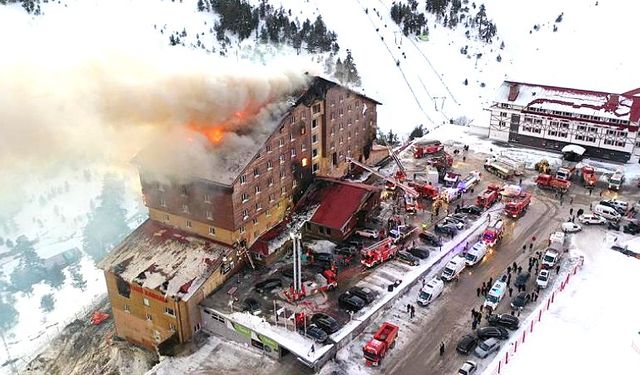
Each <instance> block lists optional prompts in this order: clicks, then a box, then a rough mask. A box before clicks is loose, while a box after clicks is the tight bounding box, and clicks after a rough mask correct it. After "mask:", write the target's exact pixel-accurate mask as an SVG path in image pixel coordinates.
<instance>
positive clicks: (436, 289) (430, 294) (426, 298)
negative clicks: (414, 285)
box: [418, 277, 444, 306]
mask: <svg viewBox="0 0 640 375" xmlns="http://www.w3.org/2000/svg"><path fill="white" fill-rule="evenodd" d="M443 289H444V282H442V280H440V279H439V278H437V277H434V278H433V279H431V280H430V281H429V282H428V283H426V284H425V286H423V287H422V289H420V294H418V305H420V306H427V305H428V304H430V303H431V302H433V300H435V299H436V298H438V296H440V294H442V290H443Z"/></svg>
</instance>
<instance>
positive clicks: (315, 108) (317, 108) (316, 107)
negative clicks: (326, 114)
mask: <svg viewBox="0 0 640 375" xmlns="http://www.w3.org/2000/svg"><path fill="white" fill-rule="evenodd" d="M320 109H321V106H320V103H318V104H314V105H313V107H311V112H312V113H313V114H314V115H315V114H318V113H320Z"/></svg>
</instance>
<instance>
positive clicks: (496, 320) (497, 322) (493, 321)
mask: <svg viewBox="0 0 640 375" xmlns="http://www.w3.org/2000/svg"><path fill="white" fill-rule="evenodd" d="M487 320H488V321H489V324H490V325H492V326H496V327H504V328H507V329H510V330H512V331H513V330H516V329H518V327H519V326H520V320H518V318H516V317H515V316H513V315H509V314H498V315H495V314H492V315H489V316H488V317H487Z"/></svg>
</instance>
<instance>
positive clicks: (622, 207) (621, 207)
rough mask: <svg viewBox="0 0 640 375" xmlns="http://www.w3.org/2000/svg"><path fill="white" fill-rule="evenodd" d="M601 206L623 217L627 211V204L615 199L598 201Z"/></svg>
mask: <svg viewBox="0 0 640 375" xmlns="http://www.w3.org/2000/svg"><path fill="white" fill-rule="evenodd" d="M600 204H601V205H603V206H608V207H611V208H613V209H614V210H616V211H618V212H619V213H620V214H621V215H624V214H625V213H626V212H627V211H628V210H629V202H625V201H619V200H617V199H608V200H605V201H600Z"/></svg>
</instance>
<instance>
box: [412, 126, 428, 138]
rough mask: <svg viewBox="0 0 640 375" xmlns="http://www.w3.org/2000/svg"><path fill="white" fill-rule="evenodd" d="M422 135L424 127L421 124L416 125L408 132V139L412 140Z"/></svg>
mask: <svg viewBox="0 0 640 375" xmlns="http://www.w3.org/2000/svg"><path fill="white" fill-rule="evenodd" d="M423 135H424V127H423V125H422V124H420V125H418V126H416V127H415V128H414V129H413V130H412V131H411V134H409V139H410V140H413V139H415V138H420V137H422V136H423Z"/></svg>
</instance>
